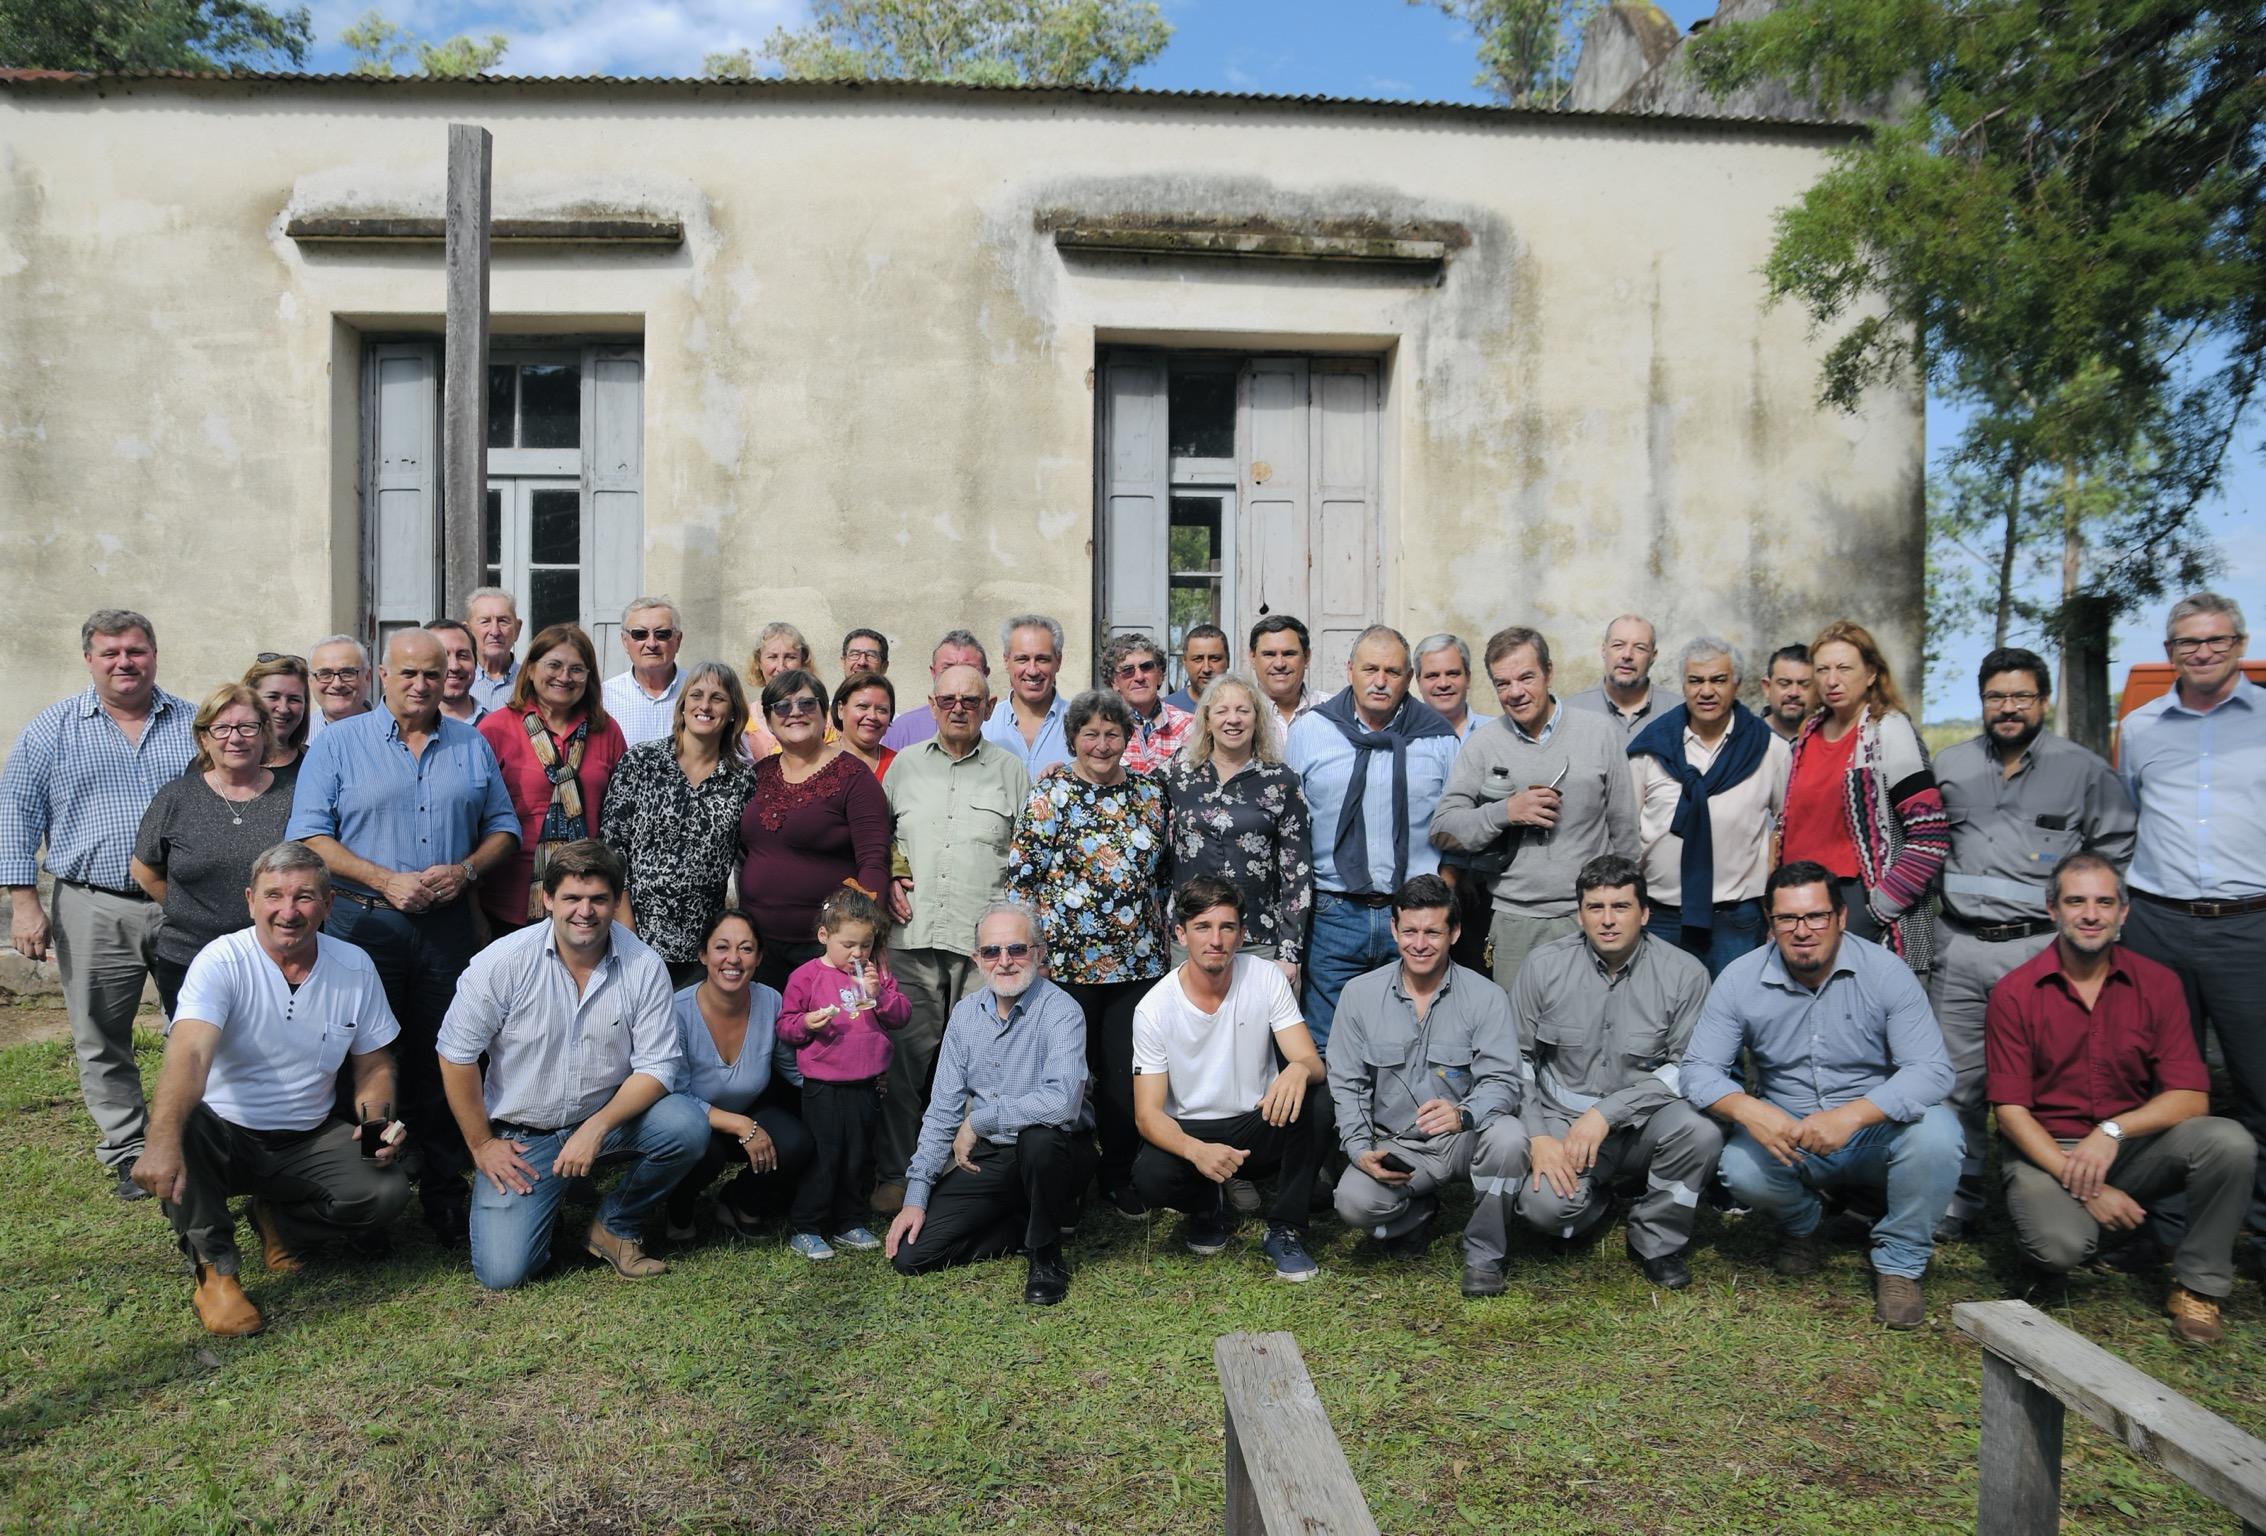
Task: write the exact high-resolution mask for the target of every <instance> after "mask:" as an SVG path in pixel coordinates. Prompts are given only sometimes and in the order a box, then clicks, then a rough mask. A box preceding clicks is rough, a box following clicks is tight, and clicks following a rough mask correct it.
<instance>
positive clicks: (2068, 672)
mask: <svg viewBox="0 0 2266 1536" xmlns="http://www.w3.org/2000/svg"><path fill="white" fill-rule="evenodd" d="M2084 554H2085V539H2084V536H2083V535H2082V534H2081V533H2080V532H2079V531H2078V526H2077V461H2076V460H2075V459H2064V460H2063V461H2062V466H2061V613H2062V617H2063V621H2064V624H2065V628H2064V630H2063V634H2062V645H2061V684H2060V686H2059V687H2057V688H2056V689H2055V690H2054V697H2055V704H2054V729H2055V730H2056V731H2059V732H2060V733H2061V734H2062V735H2064V736H2072V737H2073V736H2074V735H2075V730H2074V726H2075V723H2076V722H2074V721H2073V720H2072V719H2071V718H2070V710H2071V707H2072V703H2071V698H2072V695H2073V694H2074V693H2075V692H2076V691H2077V690H2078V689H2079V688H2080V687H2083V686H2084V684H2085V679H2084V677H2083V675H2082V669H2083V666H2084V661H2083V658H2082V656H2081V654H2080V652H2081V651H2082V650H2083V649H2084V648H2082V647H2079V646H2074V645H2072V644H2070V639H2071V634H2070V631H2069V629H2068V628H2067V627H2066V625H2067V624H2068V621H2069V619H2070V617H2071V614H2070V603H2071V601H2072V600H2073V599H2074V598H2075V597H2076V596H2077V575H2078V570H2079V568H2080V566H2081V564H2082V562H2083V559H2084ZM2106 662H2107V658H2106V656H2105V655H2104V656H2103V658H2102V664H2103V665H2106Z"/></svg>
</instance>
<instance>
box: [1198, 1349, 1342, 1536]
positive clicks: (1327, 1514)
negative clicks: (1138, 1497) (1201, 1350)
mask: <svg viewBox="0 0 2266 1536" xmlns="http://www.w3.org/2000/svg"><path fill="white" fill-rule="evenodd" d="M1212 1363H1213V1365H1214V1366H1215V1367H1216V1368H1217V1369H1218V1371H1219V1375H1220V1396H1221V1398H1222V1399H1224V1400H1225V1402H1226V1404H1227V1520H1226V1528H1227V1536H1377V1522H1376V1521H1375V1520H1372V1519H1371V1518H1370V1517H1369V1505H1368V1504H1367V1503H1366V1502H1365V1501H1364V1500H1363V1499H1362V1497H1361V1485H1360V1484H1359V1483H1357V1482H1355V1481H1354V1480H1353V1468H1352V1467H1351V1466H1349V1465H1347V1463H1346V1459H1345V1451H1344V1450H1343V1449H1342V1448H1341V1447H1340V1446H1339V1445H1338V1437H1337V1433H1336V1431H1334V1430H1332V1429H1331V1428H1330V1416H1329V1414H1327V1413H1325V1412H1324V1411H1323V1409H1322V1400H1321V1398H1320V1397H1319V1396H1317V1395H1316V1393H1315V1391H1314V1379H1313V1378H1312V1377H1311V1376H1308V1375H1307V1374H1306V1360H1305V1357H1304V1356H1302V1355H1301V1354H1299V1352H1298V1341H1297V1340H1296V1339H1294V1338H1292V1337H1291V1336H1290V1335H1289V1334H1287V1333H1229V1334H1223V1335H1221V1336H1220V1337H1219V1338H1218V1339H1216V1340H1214V1341H1213V1343H1212Z"/></svg>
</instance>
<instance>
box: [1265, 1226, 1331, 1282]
mask: <svg viewBox="0 0 2266 1536" xmlns="http://www.w3.org/2000/svg"><path fill="white" fill-rule="evenodd" d="M1259 1247H1260V1248H1261V1250H1262V1251H1264V1252H1265V1254H1266V1255H1267V1257H1268V1258H1270V1259H1273V1260H1274V1261H1275V1278H1276V1279H1277V1280H1288V1281H1290V1282H1291V1283H1292V1284H1293V1285H1302V1284H1304V1283H1305V1282H1306V1281H1308V1280H1311V1279H1313V1278H1314V1277H1315V1276H1316V1275H1318V1274H1320V1273H1321V1272H1322V1266H1320V1265H1319V1264H1316V1263H1315V1262H1314V1260H1313V1258H1312V1257H1311V1256H1310V1255H1309V1254H1308V1253H1307V1252H1306V1243H1305V1241H1304V1240H1303V1239H1302V1238H1301V1237H1300V1236H1299V1234H1298V1233H1297V1232H1296V1231H1294V1230H1293V1229H1291V1228H1289V1227H1286V1226H1284V1225H1283V1224H1282V1223H1281V1222H1279V1221H1278V1222H1276V1223H1275V1224H1274V1225H1273V1226H1271V1227H1269V1228H1267V1237H1266V1241H1264V1242H1262V1243H1261V1244H1260V1245H1259Z"/></svg>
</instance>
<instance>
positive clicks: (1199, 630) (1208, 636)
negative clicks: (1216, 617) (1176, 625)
mask: <svg viewBox="0 0 2266 1536" xmlns="http://www.w3.org/2000/svg"><path fill="white" fill-rule="evenodd" d="M1191 640H1217V641H1218V642H1219V643H1220V648H1221V649H1222V650H1225V649H1226V648H1227V631H1226V630H1224V629H1222V628H1220V627H1219V626H1218V625H1217V624H1191V625H1189V626H1188V633H1186V634H1184V635H1182V636H1181V637H1180V654H1181V655H1183V656H1185V655H1187V654H1188V642H1189V641H1191Z"/></svg>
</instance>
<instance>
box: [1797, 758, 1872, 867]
mask: <svg viewBox="0 0 2266 1536" xmlns="http://www.w3.org/2000/svg"><path fill="white" fill-rule="evenodd" d="M1863 734H1864V730H1863V727H1861V726H1854V725H1853V726H1851V727H1850V728H1849V730H1848V732H1847V733H1846V734H1844V735H1843V736H1842V738H1841V739H1840V740H1839V741H1827V740H1826V739H1825V732H1824V731H1822V730H1818V731H1812V732H1811V733H1810V739H1809V741H1808V742H1807V743H1806V744H1805V745H1804V746H1803V748H1802V756H1801V758H1800V760H1799V761H1797V762H1796V764H1795V765H1794V776H1793V777H1792V778H1790V779H1788V780H1787V781H1786V811H1785V815H1784V818H1783V819H1782V820H1781V821H1780V823H1779V825H1780V826H1781V827H1782V828H1783V829H1784V831H1783V835H1782V838H1781V841H1780V843H1779V849H1778V862H1779V863H1781V864H1792V863H1794V862H1796V861H1797V860H1801V859H1810V860H1813V861H1815V862H1816V863H1819V864H1823V865H1824V866H1825V867H1826V868H1827V869H1829V870H1831V871H1833V874H1834V876H1835V877H1836V878H1837V879H1842V880H1854V879H1856V878H1857V877H1858V865H1857V844H1856V842H1855V840H1854V839H1852V838H1851V837H1850V836H1849V799H1848V794H1849V792H1848V782H1849V759H1850V758H1851V756H1853V755H1854V754H1855V752H1856V750H1857V738H1858V737H1859V736H1861V735H1863Z"/></svg>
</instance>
